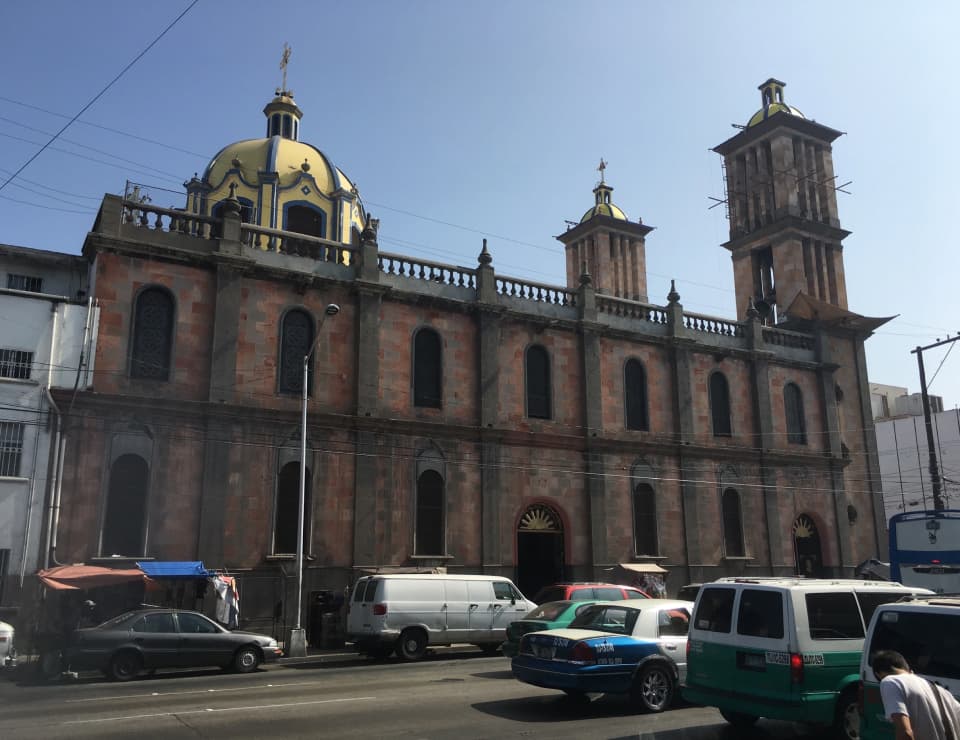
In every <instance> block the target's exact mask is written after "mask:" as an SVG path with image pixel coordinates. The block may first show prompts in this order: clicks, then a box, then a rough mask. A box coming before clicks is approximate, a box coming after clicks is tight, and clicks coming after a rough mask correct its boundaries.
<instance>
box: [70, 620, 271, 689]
mask: <svg viewBox="0 0 960 740" xmlns="http://www.w3.org/2000/svg"><path fill="white" fill-rule="evenodd" d="M280 654H281V651H280V648H279V646H278V645H277V641H276V640H274V639H273V638H272V637H269V636H268V635H258V634H255V633H253V632H239V631H233V632H231V631H230V630H227V629H224V628H223V627H221V626H220V625H219V624H217V623H216V622H214V621H213V620H211V619H208V618H207V617H205V616H204V615H203V614H200V613H198V612H192V611H186V610H182V609H139V610H136V611H131V612H127V613H126V614H121V615H120V616H119V617H114V618H113V619H110V620H108V621H106V622H104V623H103V624H101V625H99V626H98V627H88V628H86V629H79V630H75V631H74V632H73V633H72V634H71V637H70V641H69V643H68V646H67V649H66V650H65V652H64V661H65V664H66V665H68V666H69V667H70V669H71V670H83V669H93V670H99V671H102V672H103V673H104V674H105V675H106V676H107V677H108V678H111V679H113V680H115V681H129V680H130V679H132V678H135V677H136V676H137V674H138V673H140V671H141V670H143V669H154V668H197V667H202V666H220V667H222V668H224V669H233V670H235V671H237V672H239V673H249V672H251V671H253V670H255V669H256V668H257V666H259V665H260V663H265V662H270V661H273V660H276V659H277V658H278V657H280Z"/></svg>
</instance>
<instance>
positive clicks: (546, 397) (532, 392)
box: [526, 344, 551, 419]
mask: <svg viewBox="0 0 960 740" xmlns="http://www.w3.org/2000/svg"><path fill="white" fill-rule="evenodd" d="M526 360H527V361H526V373H527V416H529V417H530V418H531V419H549V418H550V416H551V414H550V407H551V398H550V396H551V393H550V355H549V354H547V350H545V349H544V348H543V347H541V346H540V345H539V344H534V345H531V346H530V347H528V348H527V357H526Z"/></svg>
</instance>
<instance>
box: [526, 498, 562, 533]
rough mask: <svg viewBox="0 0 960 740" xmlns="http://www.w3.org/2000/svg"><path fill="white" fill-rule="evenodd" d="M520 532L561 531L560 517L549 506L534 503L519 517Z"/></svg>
mask: <svg viewBox="0 0 960 740" xmlns="http://www.w3.org/2000/svg"><path fill="white" fill-rule="evenodd" d="M518 529H519V530H520V531H521V532H562V531H563V523H562V522H561V521H560V517H559V516H558V515H557V513H556V512H555V511H554V510H553V509H551V508H550V507H549V506H545V505H543V504H535V505H533V506H531V507H530V508H529V509H527V510H526V511H525V512H524V513H523V516H521V517H520V526H519V527H518Z"/></svg>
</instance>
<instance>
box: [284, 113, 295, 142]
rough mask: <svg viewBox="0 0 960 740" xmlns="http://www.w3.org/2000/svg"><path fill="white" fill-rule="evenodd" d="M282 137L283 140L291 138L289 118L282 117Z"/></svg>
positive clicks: (291, 131) (291, 120)
mask: <svg viewBox="0 0 960 740" xmlns="http://www.w3.org/2000/svg"><path fill="white" fill-rule="evenodd" d="M283 136H284V138H285V139H290V138H292V137H293V119H292V118H290V116H284V117H283Z"/></svg>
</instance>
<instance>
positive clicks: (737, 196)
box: [714, 78, 850, 324]
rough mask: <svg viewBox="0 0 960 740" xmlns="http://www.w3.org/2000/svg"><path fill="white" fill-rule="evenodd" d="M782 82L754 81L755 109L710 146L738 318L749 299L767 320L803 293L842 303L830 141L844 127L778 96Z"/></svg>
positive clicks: (844, 294)
mask: <svg viewBox="0 0 960 740" xmlns="http://www.w3.org/2000/svg"><path fill="white" fill-rule="evenodd" d="M784 87H785V83H783V82H781V81H780V80H776V79H773V78H770V79H769V80H767V81H766V82H764V83H763V84H762V85H760V88H759V89H760V100H761V107H760V109H759V110H758V111H757V112H756V113H754V115H753V116H752V117H751V118H750V119H749V121H748V122H747V124H746V125H745V126H743V127H741V130H740V132H739V133H737V134H736V135H735V136H733V137H731V138H730V139H727V141H725V142H723V143H722V144H720V145H719V146H717V147H715V148H714V151H715V152H717V153H718V154H720V155H721V156H722V157H723V162H724V171H725V176H726V189H727V192H726V202H727V206H728V213H729V217H730V240H729V241H728V242H726V243H725V244H724V245H723V246H724V247H725V248H726V249H728V250H729V251H730V253H731V257H732V258H733V271H734V282H735V285H736V296H737V315H738V316H739V317H740V318H741V319H742V318H744V317H745V316H746V315H747V311H748V309H749V307H750V304H751V302H752V303H753V305H755V306H756V307H757V309H758V310H759V311H760V314H761V316H762V317H763V319H764V321H765V322H766V323H768V324H773V323H778V322H780V321H783V320H784V318H786V313H787V309H788V308H789V307H790V305H791V304H792V303H793V301H794V300H795V299H796V298H797V297H798V296H800V295H801V294H804V295H805V296H806V297H809V298H812V299H814V300H815V301H821V302H823V303H827V304H831V305H833V306H837V307H839V308H842V309H846V308H847V289H846V282H845V279H844V269H843V244H842V242H843V239H844V238H845V237H846V236H847V235H849V233H850V232H848V231H845V230H844V229H842V228H841V227H840V218H839V215H838V213H837V189H838V188H837V182H836V175H835V173H834V170H833V150H832V143H833V141H834V140H836V139H837V137H839V136H840V135H841V133H842V132H840V131H837V130H835V129H832V128H829V127H828V126H824V125H823V124H821V123H817V122H816V121H813V120H810V119H808V118H806V117H805V116H804V115H803V113H801V112H800V111H799V110H798V109H796V108H794V107H793V106H791V105H788V104H787V103H786V101H785V100H784V93H783V88H784Z"/></svg>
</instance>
